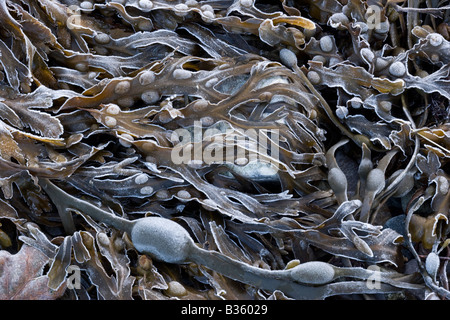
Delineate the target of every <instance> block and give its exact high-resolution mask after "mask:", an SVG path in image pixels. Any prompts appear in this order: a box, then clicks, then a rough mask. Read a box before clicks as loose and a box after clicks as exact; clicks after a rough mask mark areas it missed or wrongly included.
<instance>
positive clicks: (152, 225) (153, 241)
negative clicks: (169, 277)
mask: <svg viewBox="0 0 450 320" xmlns="http://www.w3.org/2000/svg"><path fill="white" fill-rule="evenodd" d="M131 240H132V241H133V244H134V246H135V248H136V249H137V250H138V251H139V252H141V253H146V254H149V255H150V256H152V257H154V258H155V259H158V260H160V261H164V262H167V263H183V262H186V261H187V260H188V258H189V255H190V252H191V249H192V248H193V247H194V246H195V244H194V242H193V241H192V239H191V236H190V235H189V233H188V232H187V231H186V230H185V229H184V228H183V227H182V226H181V225H179V224H178V223H176V222H174V221H172V220H169V219H165V218H160V217H147V218H143V219H139V220H137V222H136V223H135V224H134V226H133V228H132V231H131Z"/></svg>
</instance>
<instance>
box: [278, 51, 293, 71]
mask: <svg viewBox="0 0 450 320" xmlns="http://www.w3.org/2000/svg"><path fill="white" fill-rule="evenodd" d="M280 60H281V62H283V64H284V65H286V66H288V67H290V68H292V67H293V66H295V65H297V56H296V55H295V53H293V52H292V51H291V50H289V49H281V51H280Z"/></svg>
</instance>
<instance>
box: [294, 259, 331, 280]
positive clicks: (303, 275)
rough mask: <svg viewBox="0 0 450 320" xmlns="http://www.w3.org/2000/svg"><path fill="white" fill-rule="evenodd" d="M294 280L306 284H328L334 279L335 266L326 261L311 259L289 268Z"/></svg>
mask: <svg viewBox="0 0 450 320" xmlns="http://www.w3.org/2000/svg"><path fill="white" fill-rule="evenodd" d="M289 270H290V272H291V278H292V280H294V281H297V282H301V283H305V284H326V283H329V282H331V281H333V280H334V278H335V271H334V268H333V267H332V266H331V265H330V264H328V263H325V262H321V261H310V262H305V263H302V264H299V265H298V266H296V267H294V268H292V269H289Z"/></svg>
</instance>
